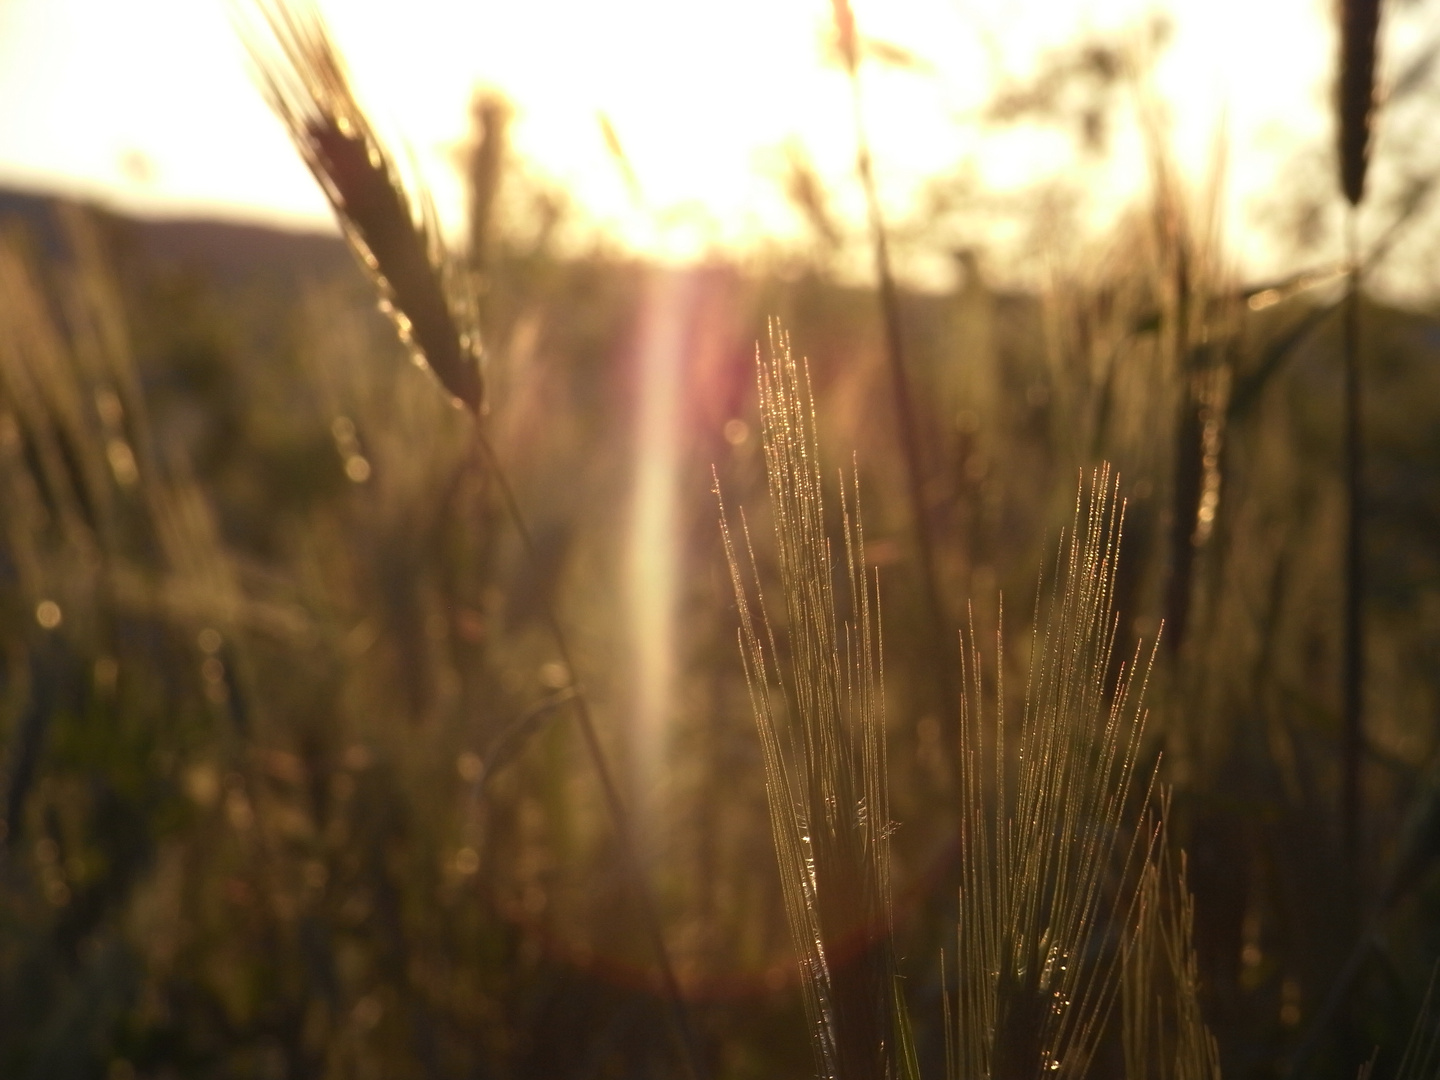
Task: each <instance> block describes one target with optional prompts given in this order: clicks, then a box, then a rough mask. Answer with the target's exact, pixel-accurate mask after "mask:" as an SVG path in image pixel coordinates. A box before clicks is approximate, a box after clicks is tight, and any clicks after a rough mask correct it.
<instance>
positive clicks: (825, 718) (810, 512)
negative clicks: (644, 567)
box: [717, 328, 915, 1080]
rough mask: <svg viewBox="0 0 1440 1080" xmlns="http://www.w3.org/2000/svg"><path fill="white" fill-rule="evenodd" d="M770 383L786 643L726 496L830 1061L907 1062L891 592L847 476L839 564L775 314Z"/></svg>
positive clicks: (888, 1066)
mask: <svg viewBox="0 0 1440 1080" xmlns="http://www.w3.org/2000/svg"><path fill="white" fill-rule="evenodd" d="M759 391H760V414H761V421H762V438H763V442H764V448H765V463H766V468H767V473H768V475H769V481H770V504H771V511H772V513H773V515H774V519H775V546H776V554H777V557H778V562H779V568H780V586H781V591H782V593H783V601H784V603H783V616H778V618H779V619H780V620H782V621H779V622H778V625H779V626H780V627H782V628H783V635H784V646H783V648H782V646H781V645H780V643H779V642H778V641H777V622H776V621H772V617H771V615H770V613H769V611H768V610H767V608H766V606H765V601H764V598H763V596H760V595H757V596H756V597H755V599H754V603H753V607H752V601H751V597H750V593H751V590H752V587H753V583H754V582H755V581H756V580H758V570H757V569H756V558H755V552H754V548H753V545H752V539H751V536H750V532H749V528H748V526H743V527H742V531H743V537H744V548H745V555H746V557H747V560H748V563H749V574H748V575H747V573H746V570H745V569H744V568H742V564H741V552H740V550H739V546H738V545H737V542H736V538H735V536H734V534H733V533H732V531H731V528H730V525H729V522H728V520H727V518H726V516H725V513H724V506H723V503H722V506H721V530H722V534H723V537H724V544H725V554H726V558H727V560H728V562H729V565H730V575H731V580H732V583H733V585H734V588H735V599H736V603H737V604H738V606H739V609H740V630H739V634H740V646H741V655H742V657H743V659H744V663H745V675H746V679H747V682H748V684H749V687H750V702H751V706H752V708H753V710H754V714H755V723H756V727H757V729H758V730H759V733H760V742H761V747H762V750H763V755H764V761H765V779H766V790H767V792H768V795H769V802H770V823H771V831H772V835H773V838H774V842H775V851H776V856H777V858H778V860H779V864H780V877H781V881H782V884H783V887H784V895H785V906H786V913H787V915H788V916H789V921H790V929H791V934H792V936H793V939H794V942H795V948H796V951H797V952H798V953H799V956H800V965H801V969H802V975H803V980H802V986H803V991H804V996H805V1007H806V1012H807V1015H808V1017H809V1020H810V1025H811V1030H812V1032H813V1033H814V1044H815V1050H816V1059H817V1066H818V1068H819V1070H820V1074H821V1075H822V1076H825V1077H835V1078H855V1080H860V1078H875V1080H880V1078H882V1077H889V1076H894V1075H897V1074H907V1075H909V1074H913V1073H914V1071H915V1065H914V1062H913V1058H912V1057H911V1054H910V1050H909V1039H908V1034H907V1033H908V1024H907V1022H906V1019H905V1012H904V1005H903V1002H902V1001H901V1000H900V998H899V993H898V989H897V987H896V982H895V980H896V973H895V961H894V951H893V947H892V943H891V933H892V927H891V907H890V854H889V837H890V830H891V823H890V812H889V791H888V784H887V765H886V747H885V703H884V694H883V689H882V685H881V681H882V670H881V666H882V662H881V653H880V623H879V597H878V593H877V592H876V591H875V588H874V587H872V585H871V583H870V582H869V581H868V580H867V576H866V575H867V570H866V563H865V540H864V529H863V525H862V522H861V520H860V516H859V506H858V494H857V495H856V497H855V499H854V501H853V502H852V501H850V500H847V498H846V497H845V495H844V492H843V486H842V494H841V499H840V503H841V519H842V522H843V524H842V535H843V543H844V557H843V560H842V561H841V562H839V564H838V565H837V563H836V560H835V557H834V553H833V552H832V550H831V542H830V538H829V533H828V531H827V528H826V522H825V502H824V495H823V490H822V489H823V483H822V480H821V471H820V464H819V444H818V438H817V436H816V429H815V409H814V402H813V399H812V397H811V391H810V381H809V374H808V371H807V370H806V369H805V368H804V367H803V366H802V365H800V364H797V363H796V361H795V359H794V357H793V356H792V355H791V353H790V348H789V343H788V341H787V340H786V339H785V337H784V335H783V334H782V333H780V332H778V331H777V330H775V329H773V328H772V331H771V340H770V351H769V356H768V358H767V359H765V360H764V361H762V362H761V363H760V370H759ZM842 484H843V477H842ZM717 495H718V487H717ZM852 511H853V516H852ZM837 573H839V574H843V577H844V581H845V585H846V589H845V591H844V592H840V593H837V590H836V586H835V584H834V582H835V580H836V576H837ZM747 577H748V578H749V580H748V581H747Z"/></svg>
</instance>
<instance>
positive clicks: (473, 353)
mask: <svg viewBox="0 0 1440 1080" xmlns="http://www.w3.org/2000/svg"><path fill="white" fill-rule="evenodd" d="M255 3H256V4H257V7H258V9H259V12H260V15H261V17H262V19H263V21H264V23H265V26H266V28H267V29H268V32H269V36H270V40H269V41H261V40H259V38H257V37H256V36H254V35H252V34H249V33H246V34H245V39H246V40H245V44H246V46H247V48H248V49H249V51H250V55H251V58H252V60H253V62H254V64H255V69H256V72H257V78H258V80H259V82H260V84H261V88H262V90H263V92H264V93H265V96H266V99H267V100H268V101H269V103H270V106H271V108H272V109H273V110H274V111H275V113H276V114H277V115H278V116H279V117H280V119H281V120H282V121H283V122H284V124H285V126H286V128H287V129H288V130H289V132H290V136H291V138H292V140H293V141H294V143H295V145H296V148H297V149H298V150H299V151H300V155H301V157H303V158H304V160H305V163H306V164H307V165H308V166H309V167H310V171H311V172H312V173H314V175H315V178H316V180H317V181H318V182H319V184H320V186H321V188H322V189H323V190H324V192H325V195H326V198H328V199H329V201H330V204H331V206H332V208H333V209H334V211H335V215H336V218H337V219H338V220H339V223H340V226H341V229H342V230H343V232H344V234H345V238H346V240H347V241H348V242H349V244H350V247H351V249H352V250H353V251H354V253H355V255H356V257H357V258H358V259H359V261H360V262H361V264H362V265H363V266H364V267H365V268H366V270H367V271H368V272H369V274H370V276H371V278H372V280H373V281H374V283H375V286H376V288H377V290H378V291H379V293H380V296H381V307H382V309H383V310H384V311H385V312H386V314H388V315H389V316H390V317H391V319H392V321H393V322H394V324H395V327H396V330H397V331H398V333H399V335H400V337H401V339H402V340H403V341H404V342H405V343H406V344H407V345H409V346H410V348H411V349H412V358H413V359H414V360H415V362H416V363H417V364H419V365H420V366H422V367H427V368H428V369H429V370H430V371H431V372H432V373H433V374H434V375H435V377H436V379H437V380H438V381H439V382H440V384H441V386H442V387H444V389H445V390H446V391H447V392H448V393H449V394H450V395H451V397H452V398H453V399H454V401H455V402H456V403H457V404H458V405H460V406H463V407H464V408H465V409H466V410H467V411H469V412H470V413H471V414H472V416H473V417H474V419H475V426H474V428H473V433H474V439H475V448H476V450H477V452H478V454H479V456H480V457H481V458H482V459H483V460H484V463H485V464H486V466H487V467H488V468H489V470H490V472H491V475H492V476H493V477H494V479H495V482H496V486H497V488H498V489H499V493H500V496H501V500H502V501H503V503H504V505H505V511H506V513H507V514H508V515H509V517H510V519H511V523H512V525H513V526H514V528H515V530H516V532H517V533H518V535H519V538H520V542H521V546H522V547H523V549H524V551H525V554H526V558H528V559H530V560H532V561H533V560H534V559H535V557H536V556H535V545H534V542H533V540H532V539H531V534H530V530H529V527H528V526H527V525H526V522H525V517H524V515H523V513H522V512H521V510H520V505H519V501H518V500H517V498H516V496H515V492H514V489H513V488H512V487H511V485H510V482H509V479H508V478H507V476H506V475H505V472H504V470H503V469H502V467H501V465H500V462H499V459H498V457H497V456H496V454H495V450H494V447H493V446H492V445H491V444H490V440H489V439H488V438H487V436H486V434H485V430H484V428H483V426H482V423H481V421H482V417H483V413H484V408H483V404H484V399H483V385H482V382H481V375H480V365H479V358H480V337H479V332H478V329H477V328H476V326H475V323H476V319H475V317H474V312H473V310H472V309H473V302H472V301H471V300H469V299H467V295H466V293H465V291H464V290H461V289H456V288H454V287H452V285H453V283H454V282H455V280H456V275H457V274H458V270H456V269H455V268H454V267H453V266H452V264H451V261H450V259H449V258H448V256H447V254H446V252H445V249H444V245H443V243H442V242H441V239H440V236H439V231H438V226H437V223H436V221H435V215H434V209H433V206H432V205H431V204H430V203H429V201H428V200H426V199H423V198H422V199H421V200H420V201H421V213H420V215H419V217H418V218H417V216H416V215H415V213H414V212H413V211H412V208H411V201H410V199H409V197H408V195H407V194H406V191H405V188H404V185H403V183H402V182H401V180H400V172H399V170H398V169H397V168H396V166H395V164H394V162H393V160H392V158H391V157H390V155H389V154H388V153H387V152H386V150H385V148H384V146H383V144H382V143H381V142H380V140H379V138H378V136H377V135H376V134H375V131H374V129H373V127H372V126H371V124H370V123H369V121H368V120H367V118H366V117H365V114H364V112H363V111H362V110H361V108H360V106H359V103H358V102H357V101H356V100H355V97H354V94H353V92H352V90H351V88H350V83H349V79H348V76H347V74H346V72H345V66H344V63H343V60H342V58H341V57H340V55H339V53H338V51H337V50H336V49H335V46H334V44H333V43H332V42H331V40H330V37H329V34H328V32H327V30H326V28H325V26H324V23H323V22H322V21H321V19H320V16H319V14H318V12H316V11H315V9H314V8H313V7H311V6H309V5H308V4H306V3H304V0H297V3H295V4H293V5H292V4H291V3H288V2H287V0H255ZM544 615H545V622H546V624H547V627H548V629H549V630H550V633H551V636H552V638H553V639H554V642H555V647H556V650H557V652H558V653H559V655H560V660H561V662H562V663H563V664H564V666H565V669H566V671H567V672H569V673H570V685H569V687H568V688H567V690H568V691H569V700H570V702H571V703H572V704H573V707H574V712H575V717H576V720H577V722H578V725H579V728H580V734H581V738H582V741H583V742H584V744H585V749H586V751H587V753H588V755H589V757H590V760H591V763H592V765H593V766H594V768H595V773H596V777H597V779H598V781H599V784H600V789H601V795H602V797H603V799H604V801H605V804H606V808H607V810H608V812H609V814H610V818H611V822H612V824H613V827H614V829H615V836H616V842H617V845H618V847H619V849H620V851H619V854H620V858H621V861H622V863H623V865H624V868H625V871H626V873H627V876H628V877H629V878H630V884H631V888H632V890H633V891H634V894H635V900H636V906H637V908H638V914H639V916H640V920H641V922H642V924H643V925H642V928H643V930H644V932H645V935H646V937H647V938H648V939H649V943H650V946H651V948H652V950H653V952H654V954H655V962H656V966H657V968H658V969H659V976H660V982H661V990H662V993H663V995H664V998H665V1002H666V1006H667V1009H666V1017H667V1020H668V1022H669V1026H670V1029H671V1033H672V1035H673V1036H674V1039H675V1042H676V1045H677V1050H678V1052H679V1056H680V1060H681V1063H682V1066H683V1067H684V1069H685V1072H686V1074H687V1075H688V1076H689V1077H690V1080H700V1078H701V1077H703V1075H704V1068H703V1065H702V1060H701V1055H700V1052H699V1049H698V1047H697V1045H696V1040H695V1037H694V1034H693V1031H692V1029H691V1025H690V1022H689V1015H688V1012H687V1010H686V1007H685V1004H684V998H683V996H682V994H681V990H680V983H679V979H678V978H677V977H676V974H675V966H674V963H673V962H672V960H671V958H670V953H669V949H668V947H667V946H666V944H665V935H664V930H663V928H662V926H661V923H660V916H659V910H658V908H657V906H656V904H655V900H654V897H653V896H652V894H651V890H650V886H649V883H648V881H647V879H646V875H645V872H644V868H643V866H642V863H641V860H640V856H639V851H638V848H637V846H636V844H635V841H634V830H633V827H632V825H631V822H630V817H629V813H628V811H627V809H626V807H625V803H624V801H623V799H622V798H621V796H620V788H619V785H618V784H617V783H616V781H615V777H614V770H613V769H612V768H611V766H610V764H609V760H608V758H607V756H606V754H605V751H604V747H603V746H602V744H601V742H600V737H599V732H598V730H597V728H596V726H595V722H594V719H593V717H592V715H591V711H590V705H589V700H588V698H587V697H586V696H585V694H584V692H583V690H582V689H581V687H580V686H579V685H578V683H577V682H576V681H575V675H574V672H575V664H574V658H573V654H572V652H571V649H570V645H569V639H568V637H567V635H566V634H565V631H564V628H563V626H562V624H561V623H560V620H559V617H558V616H557V615H556V613H555V612H554V610H553V609H552V608H551V607H550V606H549V605H548V604H546V605H545V612H544Z"/></svg>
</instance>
